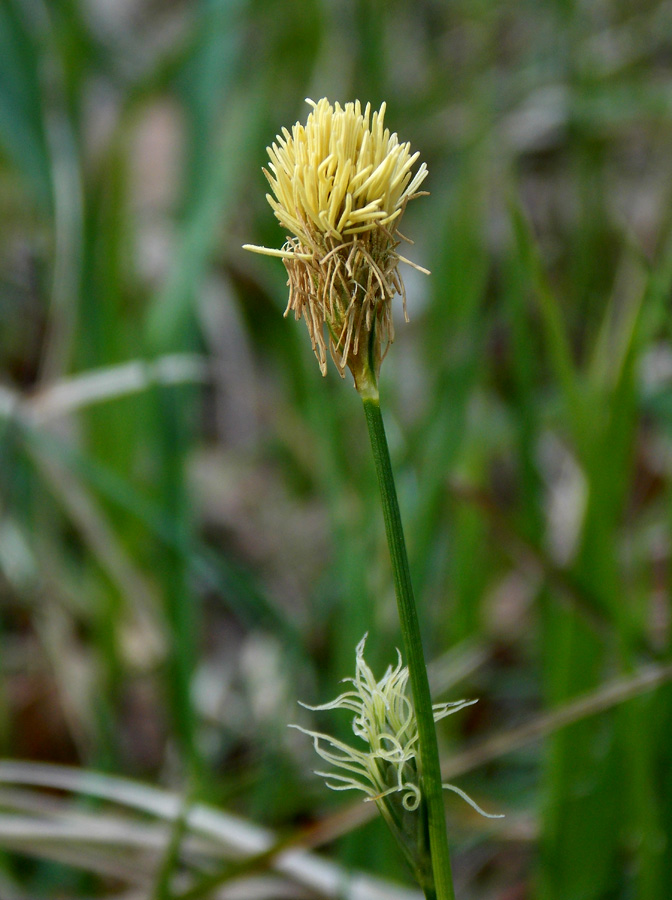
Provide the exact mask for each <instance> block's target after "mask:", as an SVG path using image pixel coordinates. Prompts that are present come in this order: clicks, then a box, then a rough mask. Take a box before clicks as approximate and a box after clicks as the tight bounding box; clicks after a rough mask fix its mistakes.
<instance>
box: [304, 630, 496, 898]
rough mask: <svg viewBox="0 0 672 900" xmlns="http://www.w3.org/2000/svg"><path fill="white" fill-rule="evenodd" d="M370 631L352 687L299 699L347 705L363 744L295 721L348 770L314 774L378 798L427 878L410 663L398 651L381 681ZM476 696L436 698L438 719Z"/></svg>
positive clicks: (334, 762)
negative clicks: (325, 697) (368, 653)
mask: <svg viewBox="0 0 672 900" xmlns="http://www.w3.org/2000/svg"><path fill="white" fill-rule="evenodd" d="M366 637H367V635H364V637H363V638H362V640H361V641H360V642H359V644H358V645H357V650H356V662H355V677H354V678H346V679H345V681H349V682H351V683H352V690H348V691H345V693H343V694H341V695H340V696H339V697H337V698H336V699H335V700H332V701H331V703H325V704H323V705H322V706H307V704H301V705H302V706H306V708H307V709H312V710H329V709H347V710H348V711H350V712H352V713H354V717H353V720H352V730H353V732H354V734H355V736H356V737H358V738H360V739H361V741H363V744H364V745H365V746H359V747H351V746H350V745H349V744H346V743H345V742H344V741H340V740H338V739H336V738H333V737H330V736H329V735H328V734H323V733H322V732H319V731H309V730H307V729H305V728H301V727H300V726H299V725H292V726H290V727H291V728H297V729H298V730H299V731H302V732H303V733H304V734H307V735H309V737H311V738H312V739H313V745H314V747H315V750H316V752H317V753H318V755H319V756H320V757H321V758H322V759H323V760H324V761H325V762H327V763H329V764H330V765H331V766H333V767H334V768H336V769H340V770H341V772H343V773H345V774H341V772H334V771H330V772H316V773H315V774H316V775H321V776H322V777H324V778H326V779H327V781H326V784H327V787H329V788H331V789H332V790H334V791H348V790H358V791H362V792H363V793H364V794H366V798H365V799H366V800H373V801H375V803H376V804H377V806H378V809H379V810H380V812H381V814H382V815H383V818H384V819H385V820H386V822H387V823H388V825H389V827H390V829H391V830H392V832H393V834H394V835H395V837H396V838H397V840H398V842H399V844H400V846H401V847H402V849H403V851H404V853H405V855H406V857H407V859H408V861H409V863H410V864H411V867H412V868H413V870H414V871H415V873H416V876H417V877H418V880H419V881H420V883H421V884H422V883H424V879H425V878H426V877H429V876H428V875H427V873H428V872H431V862H430V861H429V860H428V859H427V858H426V850H427V848H426V843H425V836H426V827H425V824H426V823H425V822H424V815H425V808H424V803H423V795H422V789H421V779H420V775H419V772H418V761H417V753H418V746H417V745H418V725H417V721H416V717H415V711H414V709H413V704H412V702H411V699H410V697H409V695H408V693H407V687H408V678H409V673H408V668H407V666H402V663H401V655H400V654H399V651H397V664H396V666H395V667H394V668H392V666H388V668H387V671H386V672H385V674H384V675H383V677H382V678H381V680H380V681H376V678H375V676H374V674H373V672H372V671H371V669H370V668H369V666H368V665H367V663H366V661H365V659H364V646H365V644H366ZM475 702H476V701H475V700H457V701H456V702H454V703H435V704H434V706H433V707H432V712H433V714H434V721H435V722H438V721H439V720H440V719H443V718H445V717H446V716H450V715H452V714H453V713H456V712H459V711H460V710H461V709H464V708H465V707H466V706H471V705H472V704H473V703H475ZM443 787H444V789H445V790H449V791H454V792H455V793H456V794H458V795H459V796H460V797H462V798H463V799H464V800H466V802H467V803H469V804H470V805H471V806H473V807H474V809H475V810H476V811H477V812H479V813H480V814H481V815H483V816H486V817H487V818H490V819H498V818H501V817H500V816H495V815H491V814H489V813H486V812H484V811H483V810H482V809H481V808H480V807H479V806H477V804H476V803H474V801H473V800H472V799H471V798H470V797H469V796H468V795H467V794H465V793H464V791H462V790H460V788H457V787H455V786H454V785H452V784H444V785H443Z"/></svg>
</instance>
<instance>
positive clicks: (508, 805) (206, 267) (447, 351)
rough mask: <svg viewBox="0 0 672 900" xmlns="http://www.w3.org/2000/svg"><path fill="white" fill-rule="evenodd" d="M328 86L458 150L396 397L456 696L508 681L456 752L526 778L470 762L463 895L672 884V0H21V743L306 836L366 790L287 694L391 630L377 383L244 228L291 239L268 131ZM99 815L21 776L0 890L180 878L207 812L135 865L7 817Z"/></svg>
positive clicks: (435, 654) (393, 415) (410, 285)
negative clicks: (358, 386) (300, 310)
mask: <svg viewBox="0 0 672 900" xmlns="http://www.w3.org/2000/svg"><path fill="white" fill-rule="evenodd" d="M325 95H326V96H327V97H329V98H330V99H331V100H332V101H334V100H339V101H341V102H345V101H347V100H351V99H354V98H360V99H361V100H362V101H363V102H365V101H371V103H372V105H373V106H374V107H378V105H379V104H380V103H381V102H382V101H386V102H387V114H386V115H387V119H386V121H387V124H388V126H389V127H390V128H391V129H392V130H394V131H397V132H398V134H399V136H400V139H401V140H409V141H410V142H411V144H412V147H413V148H414V149H417V150H419V151H420V154H421V159H422V160H425V161H426V162H427V165H428V167H429V172H430V174H429V177H428V179H427V181H426V183H425V184H426V187H427V189H428V190H429V191H430V192H431V196H429V197H428V198H424V199H421V200H417V201H415V202H413V203H412V204H411V205H410V206H409V209H408V211H407V213H406V216H405V219H404V224H403V227H402V231H403V232H404V233H405V234H406V235H408V236H410V237H412V238H413V240H414V241H415V246H414V247H411V248H409V249H408V250H406V251H404V252H405V253H406V255H408V256H410V257H411V258H412V259H413V260H414V261H415V262H417V263H419V264H421V265H424V266H427V267H428V268H429V269H431V271H432V275H431V277H425V276H423V275H421V274H420V273H418V272H417V271H415V270H412V269H410V268H407V269H406V272H405V273H404V274H405V280H406V286H407V291H408V296H409V313H410V318H411V322H410V324H409V325H406V324H404V323H403V319H402V316H401V310H400V308H399V309H398V310H397V315H396V321H397V340H396V342H395V344H394V346H393V347H392V348H391V350H390V353H389V355H388V357H387V359H386V361H385V364H384V366H383V374H382V384H381V391H382V405H383V411H384V415H385V417H386V421H387V426H388V429H389V436H390V442H391V449H392V454H393V459H394V464H395V467H396V472H397V477H398V489H399V492H400V499H401V505H402V514H403V515H404V517H405V526H406V532H407V539H408V543H409V552H410V557H411V567H412V571H413V577H414V582H415V587H416V593H417V595H418V599H419V603H420V606H421V616H422V619H423V624H424V629H425V635H426V649H427V653H428V656H429V658H430V659H431V660H432V661H433V668H432V675H433V679H434V690H435V694H436V699H437V700H440V699H446V700H455V699H459V698H460V697H462V696H466V697H478V698H480V702H479V703H478V704H477V705H476V706H475V707H473V708H471V709H470V710H469V711H467V712H464V713H462V714H460V716H459V717H455V718H454V719H450V720H448V721H447V722H444V723H442V724H441V728H440V742H441V747H442V756H443V758H444V761H445V763H446V766H447V769H450V766H451V765H452V766H453V769H452V770H451V771H454V772H456V773H457V774H460V775H461V777H459V778H458V777H457V774H456V777H455V781H456V783H457V784H459V785H460V786H461V787H463V788H465V789H467V790H469V791H470V792H471V793H472V795H473V796H474V797H475V798H476V799H477V800H478V802H479V803H481V804H482V805H483V806H484V807H485V808H486V809H488V810H490V811H493V812H504V813H506V818H505V819H502V820H498V821H496V822H490V821H488V820H484V819H479V818H478V817H477V816H475V814H473V813H472V811H471V810H470V809H469V808H468V807H466V806H464V805H463V804H462V803H461V801H460V800H459V799H458V798H455V797H454V796H452V795H447V800H446V807H447V814H448V817H449V831H450V838H451V844H452V847H453V857H454V860H453V865H454V869H455V875H456V885H457V892H458V896H459V897H460V898H461V900H467V898H473V900H527V898H529V900H533V898H534V900H537V898H539V900H629V898H637V900H668V898H670V897H672V846H671V844H670V834H671V833H672V751H671V749H670V748H671V747H672V688H671V687H670V686H669V685H667V684H666V683H665V682H666V679H668V678H669V677H670V637H671V632H670V626H671V606H670V579H671V573H670V525H671V524H672V521H671V515H672V505H671V503H670V500H671V498H670V491H671V487H672V333H671V329H670V316H669V309H670V290H671V286H672V230H671V227H670V226H671V224H672V216H671V213H672V204H671V200H672V152H671V147H672V6H670V4H669V3H667V2H664V0H660V2H649V0H638V2H633V0H592V2H579V0H547V2H542V3H539V2H532V0H522V2H518V3H505V2H495V0H450V2H448V0H446V2H439V0H435V2H431V0H419V2H414V3H410V2H402V0H390V2H386V3H384V2H382V0H349V2H336V0H266V2H261V0H256V2H252V0H250V2H246V0H200V2H190V3H187V2H178V0H175V2H170V0H123V2H122V0H118V2H113V0H2V2H1V3H0V642H1V643H0V646H1V648H2V653H1V656H0V667H1V673H2V678H1V683H0V751H1V752H2V755H3V756H4V757H11V758H17V759H21V760H25V761H44V762H49V763H61V764H68V765H74V766H77V767H80V768H82V769H87V770H96V771H99V772H107V773H109V774H111V775H123V776H130V777H132V778H135V779H138V780H139V781H142V782H147V783H151V784H155V785H159V786H162V787H163V788H171V789H174V790H176V791H178V792H179V793H180V794H183V795H185V796H188V797H189V798H190V799H191V800H194V801H196V800H197V801H203V800H207V801H208V802H210V803H213V804H215V805H216V806H217V807H219V808H221V809H225V810H229V811H232V812H235V813H236V814H238V815H241V816H243V817H245V818H246V819H248V820H249V821H250V822H253V823H258V824H261V825H264V826H270V827H272V828H274V829H276V832H277V834H278V835H281V836H285V837H288V836H291V835H292V834H294V833H295V831H296V829H300V828H305V827H306V826H308V825H310V824H311V823H313V822H315V821H317V820H322V819H323V818H324V817H329V816H330V815H331V814H332V813H334V812H335V811H336V810H339V809H342V808H344V807H347V808H351V805H352V803H353V801H354V806H352V810H353V811H354V810H355V809H356V810H361V801H360V800H359V797H355V796H351V795H348V794H333V793H330V792H329V791H327V790H326V789H325V787H324V784H323V782H322V781H321V780H320V779H318V778H316V777H315V776H314V775H313V774H312V770H313V768H315V767H318V768H319V766H318V761H317V758H316V757H314V755H313V753H312V749H311V747H310V742H309V741H308V739H306V738H305V737H303V736H302V735H300V734H298V733H297V732H294V731H289V730H288V729H287V727H286V726H287V723H288V722H296V721H300V722H302V723H303V724H304V725H306V726H307V727H316V728H319V729H320V730H326V731H331V732H336V733H338V734H340V735H341V737H346V736H347V734H348V730H349V725H348V722H347V717H346V719H345V720H341V719H339V717H338V714H326V713H322V714H311V713H308V712H307V711H305V710H301V708H300V707H298V706H297V703H296V701H297V700H298V699H301V700H304V701H306V702H308V703H319V702H324V701H325V700H328V699H331V698H332V697H333V696H335V694H336V693H337V691H338V689H339V688H338V681H339V680H340V679H341V678H343V677H345V676H347V675H349V674H351V673H352V672H353V670H354V648H355V645H356V643H357V642H358V641H359V639H360V638H361V637H362V635H363V634H364V632H366V631H368V632H369V640H368V643H367V654H368V655H367V658H368V660H369V662H370V663H371V664H372V665H373V666H374V670H375V671H376V672H379V673H380V674H382V671H383V669H384V667H385V666H386V665H387V664H388V663H390V662H393V661H394V658H395V650H394V648H395V647H396V645H397V644H398V643H399V634H398V625H397V620H396V608H395V603H394V596H393V590H392V583H391V573H390V567H389V560H388V556H387V549H386V545H385V538H384V532H383V524H382V517H381V514H380V509H379V506H378V499H377V493H376V491H377V488H376V484H375V480H374V479H375V476H374V472H373V465H372V461H371V459H370V452H369V448H368V445H367V438H366V429H365V424H364V418H363V415H362V412H361V408H360V406H361V405H360V403H359V400H358V397H357V395H356V393H355V391H354V390H352V387H351V384H350V383H349V381H350V379H349V376H348V379H346V382H342V381H341V379H340V378H339V377H338V375H337V374H336V373H335V371H334V370H333V367H332V371H330V372H329V375H328V377H327V378H325V379H323V378H321V377H320V374H319V371H318V368H317V365H316V363H315V360H314V358H313V356H312V353H311V350H310V346H309V342H308V340H307V337H306V334H305V326H304V324H303V323H301V322H300V323H296V322H294V321H293V320H289V319H287V320H283V318H282V312H283V311H284V306H285V303H286V288H285V277H284V269H283V266H282V264H281V263H280V262H279V261H278V260H275V259H269V258H263V257H259V256H253V255H252V254H248V253H245V252H244V251H243V250H242V249H241V245H242V244H243V243H245V242H251V243H258V244H265V245H266V246H270V247H274V246H275V247H278V246H280V245H281V244H282V242H283V241H284V235H283V233H282V232H281V229H280V228H279V227H278V225H277V223H276V221H275V219H274V218H273V216H272V213H271V211H270V209H269V207H268V205H267V203H266V201H265V199H264V194H265V191H266V182H265V180H264V178H263V176H262V174H261V166H262V165H263V164H264V163H265V162H266V154H265V149H264V148H265V147H266V145H267V144H269V143H270V142H271V140H273V138H274V136H275V134H276V133H277V132H278V131H279V130H280V128H281V127H283V126H288V127H291V125H292V123H294V122H295V121H296V120H297V119H305V116H306V114H307V112H308V107H307V106H306V104H305V103H304V98H305V97H312V98H313V99H316V100H317V99H319V98H320V97H321V96H325ZM654 687H655V689H653V688H654ZM584 696H587V697H588V698H589V700H588V701H587V705H585V708H584V707H577V706H576V705H575V703H574V701H575V699H576V698H577V697H584ZM588 713H590V715H588ZM563 716H564V718H563ZM528 724H529V725H530V728H528V729H527V730H526V728H527V725H528ZM516 729H522V730H519V731H517V730H516ZM535 729H536V730H535ZM496 734H499V735H503V737H502V741H501V742H500V743H499V744H496V743H495V744H493V743H491V742H490V739H491V737H492V735H496ZM507 741H508V743H507ZM489 742H490V743H489ZM488 748H489V749H488ZM479 754H480V755H479ZM451 761H452V762H451ZM57 801H58V802H57ZM72 802H75V801H72ZM77 802H78V803H79V806H78V807H77V808H79V809H80V810H81V811H82V813H83V812H84V811H86V812H87V814H88V815H90V816H91V817H92V818H94V819H95V816H96V815H98V814H100V815H101V816H102V814H103V808H102V806H101V805H100V804H96V803H93V802H92V801H90V802H88V805H87V804H86V803H83V802H82V801H77ZM31 804H32V806H31ZM69 810H71V801H68V802H67V803H65V802H64V798H63V797H61V796H60V795H58V797H57V796H56V795H52V794H50V793H48V792H47V793H39V792H37V791H33V792H32V793H31V792H30V791H28V790H27V789H24V790H23V791H19V790H18V789H16V788H12V789H10V787H8V786H7V784H6V783H4V782H3V778H2V771H1V770H0V848H4V849H0V896H1V897H2V898H3V900H15V898H16V900H23V898H38V897H48V898H54V897H62V898H82V897H108V896H109V897H112V896H116V897H120V898H121V897H124V898H127V897H128V898H131V897H138V898H140V897H152V898H154V897H155V898H159V900H160V898H162V897H165V898H168V897H173V896H177V894H175V893H173V889H174V885H172V882H173V881H174V880H175V877H176V876H177V875H178V874H180V875H181V876H184V877H186V874H188V873H186V869H185V867H187V861H185V859H184V858H181V847H180V833H179V828H178V829H174V830H173V833H172V836H173V842H172V851H170V848H169V851H170V852H168V853H158V852H157V849H156V847H154V848H153V849H152V852H151V853H150V852H148V853H147V854H146V855H145V856H144V857H143V865H144V868H142V867H141V868H142V872H141V874H142V876H143V878H144V879H145V880H144V881H143V880H142V878H140V879H139V881H137V882H133V879H132V878H131V876H130V875H128V873H126V872H125V868H124V860H125V857H124V851H123V847H122V846H121V845H120V844H117V843H115V842H114V841H112V840H111V839H110V841H109V846H108V848H107V856H106V860H107V862H106V865H107V868H106V867H105V866H103V865H102V864H100V863H99V864H97V863H96V859H98V857H96V858H94V856H93V855H91V854H90V853H89V850H90V848H88V849H87V846H86V842H85V841H83V839H82V838H81V837H80V839H79V840H78V841H75V840H74V839H73V840H71V841H70V842H68V841H67V840H61V842H60V843H59V842H58V840H52V841H51V842H50V841H49V840H46V841H45V839H44V838H42V839H38V838H36V837H35V834H36V832H33V833H31V832H30V829H29V830H28V831H27V832H26V836H25V837H24V838H21V837H20V834H19V831H20V829H19V831H17V822H18V821H19V819H21V821H26V820H27V819H29V818H30V817H31V816H32V817H33V818H32V819H31V821H33V823H35V822H37V823H38V824H39V823H40V822H44V821H45V817H47V818H48V817H49V816H51V818H50V819H49V821H51V822H52V823H53V822H56V821H58V820H59V816H63V815H66V813H67V812H68V811H69ZM365 810H366V811H368V807H365ZM353 815H356V813H354V812H353ZM17 817H18V818H17ZM102 821H103V820H102V819H101V822H102ZM329 821H331V820H329ZM101 827H102V826H101ZM336 830H338V829H336ZM340 832H341V834H340V836H339V837H335V836H334V835H332V836H331V838H330V840H329V843H328V846H327V847H326V848H324V849H325V851H326V853H327V855H328V856H329V857H330V858H331V859H333V860H335V861H337V862H338V864H339V865H340V866H342V867H343V870H344V871H348V870H350V868H352V867H354V868H356V869H365V870H368V871H369V872H372V873H377V874H378V875H380V876H383V877H386V878H389V879H392V880H394V881H397V882H399V883H400V884H407V885H408V884H410V882H409V876H408V873H407V872H406V871H405V869H404V868H403V864H402V863H401V862H400V861H399V859H398V854H397V851H396V848H395V846H394V844H393V841H392V839H391V837H389V835H388V834H387V833H386V831H385V828H384V826H383V825H382V823H380V822H379V821H373V822H371V823H369V824H367V825H364V826H359V827H355V824H354V822H353V823H352V824H351V825H349V826H348V825H346V826H345V827H342V828H341V829H340ZM334 834H335V832H334ZM17 835H19V836H18V837H17ZM122 843H123V842H122ZM315 843H317V841H315ZM115 853H116V856H115ZM115 860H116V864H117V868H116V869H115ZM190 865H191V866H192V871H191V875H194V873H195V872H197V871H198V870H199V866H198V859H197V861H196V862H194V860H193V859H192V860H191V862H190ZM180 867H182V869H181V868H180ZM207 870H208V867H207V866H201V871H207ZM229 874H230V877H231V878H233V876H234V875H235V874H236V873H235V871H233V870H232V871H231V872H230V873H229ZM223 875H226V871H224V872H223ZM190 877H191V876H190ZM189 883H190V882H189ZM344 884H345V882H344ZM147 885H149V887H147ZM273 890H274V889H272V888H271V887H269V889H268V892H267V893H263V891H261V893H259V894H256V893H249V894H248V895H247V896H249V897H253V896H260V897H264V896H268V897H276V896H280V894H276V893H273ZM305 890H306V889H304V893H300V892H299V893H297V894H282V896H301V897H303V896H306V893H305ZM133 891H136V892H135V893H133ZM203 896H218V895H217V894H216V893H212V894H210V895H207V894H203ZM222 896H224V894H222ZM226 896H228V895H226ZM307 896H310V897H312V896H320V895H319V893H318V894H310V893H309V894H308V895H307ZM342 896H351V895H350V894H349V893H348V889H347V887H343V894H342ZM353 896H354V895H353Z"/></svg>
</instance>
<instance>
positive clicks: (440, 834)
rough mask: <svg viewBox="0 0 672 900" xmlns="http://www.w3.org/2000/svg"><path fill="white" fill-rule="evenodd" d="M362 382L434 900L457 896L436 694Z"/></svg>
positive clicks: (379, 422)
mask: <svg viewBox="0 0 672 900" xmlns="http://www.w3.org/2000/svg"><path fill="white" fill-rule="evenodd" d="M362 387H363V385H361V382H360V385H358V389H359V393H360V396H361V397H362V401H363V403H364V413H365V415H366V422H367V425H368V428H369V438H370V439H371V449H372V451H373V459H374V462H375V466H376V474H377V476H378V485H379V487H380V495H381V499H382V504H383V517H384V519H385V531H386V534H387V543H388V546H389V550H390V557H391V560H392V570H393V573H394V589H395V594H396V597H397V607H398V609H399V620H400V624H401V634H402V642H403V647H404V654H405V656H406V660H407V663H408V670H409V675H410V682H411V691H412V694H413V704H414V706H415V715H416V718H417V722H418V755H419V759H418V769H419V773H420V785H421V790H422V793H423V796H424V800H425V803H426V805H427V824H428V831H429V849H430V854H431V859H432V872H433V875H434V890H433V891H432V890H431V889H427V888H426V887H425V886H423V888H424V889H425V895H426V896H427V897H428V898H430V897H431V898H432V900H455V890H454V888H453V877H452V872H451V868H450V855H449V850H448V835H447V832H446V817H445V811H444V805H443V789H442V786H441V767H440V763H439V748H438V744H437V739H436V727H435V724H434V715H433V713H432V698H431V694H430V692H429V680H428V678H427V665H426V663H425V655H424V651H423V649H422V640H421V637H420V623H419V621H418V613H417V609H416V606H415V599H414V597H413V587H412V585H411V574H410V570H409V566H408V555H407V552H406V541H405V539H404V531H403V528H402V524H401V515H400V512H399V502H398V500H397V491H396V488H395V484H394V474H393V472H392V463H391V461H390V451H389V448H388V445H387V437H386V435H385V426H384V424H383V417H382V415H381V412H380V403H379V399H378V391H377V389H376V388H375V387H374V386H373V384H372V383H371V382H369V384H368V385H367V388H368V389H366V390H362V389H361V388H362Z"/></svg>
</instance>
